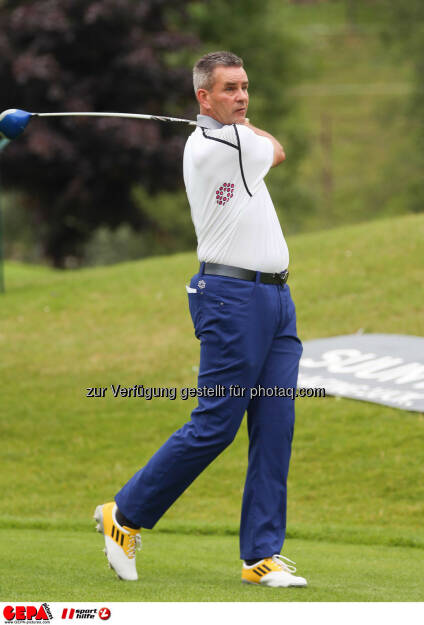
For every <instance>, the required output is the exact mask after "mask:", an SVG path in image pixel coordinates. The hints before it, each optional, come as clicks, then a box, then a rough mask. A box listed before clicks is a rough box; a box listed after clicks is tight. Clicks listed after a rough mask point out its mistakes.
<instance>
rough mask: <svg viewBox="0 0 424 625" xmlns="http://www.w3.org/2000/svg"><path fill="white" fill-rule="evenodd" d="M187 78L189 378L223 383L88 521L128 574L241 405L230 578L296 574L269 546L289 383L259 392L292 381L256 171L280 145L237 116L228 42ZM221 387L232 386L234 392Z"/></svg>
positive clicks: (264, 198) (237, 91)
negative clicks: (191, 107) (240, 470)
mask: <svg viewBox="0 0 424 625" xmlns="http://www.w3.org/2000/svg"><path fill="white" fill-rule="evenodd" d="M193 82H194V91H195V94H196V98H197V100H198V102H199V106H200V115H198V123H199V125H200V126H199V127H197V128H196V130H195V131H194V132H193V133H192V135H191V136H190V137H189V138H188V140H187V143H186V147H185V151H184V181H185V186H186V191H187V196H188V200H189V203H190V207H191V215H192V219H193V223H194V227H195V230H196V235H197V239H198V248H197V252H198V258H199V261H200V268H199V272H198V273H197V274H195V275H194V276H193V277H192V279H191V283H190V286H189V287H186V288H187V293H188V299H189V308H190V313H191V317H192V320H193V325H194V329H195V334H196V336H197V337H198V338H199V339H200V366H199V378H198V386H199V388H200V387H204V386H206V387H209V388H214V387H216V386H217V385H223V386H224V387H225V389H226V393H225V394H224V396H222V394H219V396H218V394H216V396H205V397H199V403H198V406H197V407H196V408H195V409H194V410H193V412H192V414H191V418H190V421H188V423H186V424H185V425H183V426H182V427H181V428H180V429H179V430H177V431H176V432H175V433H174V434H173V435H172V436H171V437H170V438H169V439H168V440H167V441H166V442H165V443H164V445H162V447H161V448H160V449H159V450H158V451H157V452H156V453H155V454H154V455H153V457H152V458H151V459H150V460H149V461H148V462H147V464H146V465H145V466H144V467H143V468H141V469H140V470H139V471H138V472H137V473H136V474H135V475H134V476H133V477H132V478H131V479H130V480H129V482H128V483H127V484H125V486H124V487H123V488H122V489H121V490H120V491H119V493H118V494H117V495H116V497H115V501H114V502H110V503H107V504H104V505H101V506H97V508H96V511H95V519H96V521H97V523H98V525H97V529H98V530H99V531H101V532H102V533H103V534H104V537H105V542H106V549H105V552H106V555H107V558H108V560H109V563H110V566H111V567H112V568H113V569H114V570H115V572H116V573H117V575H118V576H119V577H120V578H121V579H126V580H136V579H137V571H136V566H135V551H136V547H137V545H138V544H140V528H148V529H150V528H152V527H153V526H154V525H155V524H156V522H157V521H158V520H159V519H160V518H161V516H162V515H163V514H164V513H165V512H166V510H167V509H168V508H169V507H170V506H171V505H172V503H173V502H174V501H175V500H176V499H177V498H178V497H179V496H180V495H181V493H183V492H184V490H185V489H186V488H187V487H188V486H189V485H190V484H191V483H192V482H193V480H194V479H195V478H196V477H197V476H198V475H199V474H200V473H201V472H202V471H203V470H204V469H205V468H206V467H207V466H208V465H209V464H210V463H211V462H212V460H214V459H215V458H216V457H217V456H218V454H220V453H221V452H222V451H223V450H224V449H225V448H226V447H227V446H228V445H229V444H230V443H231V442H232V440H233V439H234V437H235V435H236V433H237V431H238V429H239V426H240V424H241V421H242V419H243V415H244V413H245V412H246V411H247V420H248V433H249V459H248V469H247V476H246V483H245V488H244V495H243V503H242V511H241V524H240V557H241V559H242V560H243V564H242V581H243V582H247V583H252V584H262V585H265V586H273V587H287V586H306V580H305V579H304V578H303V577H296V576H295V575H294V574H293V573H295V571H296V569H295V568H294V567H293V566H291V565H290V564H287V562H291V561H290V560H288V558H285V557H284V556H281V555H280V551H281V548H282V546H283V542H284V538H285V530H286V501H287V494H286V484H287V474H288V469H289V461H290V452H291V443H292V438H293V428H294V401H293V399H292V398H291V397H290V396H289V395H290V393H288V394H287V395H286V396H283V395H282V394H281V393H276V394H274V395H273V396H269V394H266V393H264V392H263V391H264V389H270V388H274V387H278V388H286V389H293V388H295V387H296V383H297V376H298V367H299V359H300V356H301V353H302V345H301V342H300V340H299V338H298V337H297V331H296V314H295V307H294V304H293V301H292V299H291V296H290V290H289V287H288V285H287V284H286V282H287V277H288V271H287V267H288V264H289V254H288V249H287V245H286V242H285V239H284V236H283V233H282V230H281V227H280V224H279V221H278V218H277V215H276V212H275V209H274V206H273V203H272V200H271V197H270V195H269V193H268V190H267V188H266V186H265V183H264V177H265V176H266V174H267V173H268V171H269V169H270V168H271V167H276V166H278V165H280V164H281V163H283V161H284V160H285V154H284V150H283V147H282V146H281V145H280V143H279V142H278V141H277V140H276V139H275V138H274V137H272V136H271V135H270V134H269V133H267V132H265V131H263V130H259V129H258V128H255V127H254V126H252V125H251V124H250V123H249V121H248V120H247V118H246V114H247V108H248V104H249V96H248V79H247V74H246V72H245V70H244V68H243V61H242V60H241V59H240V58H239V57H237V56H236V55H234V54H232V53H230V52H213V53H210V54H207V55H205V56H204V57H203V58H201V59H200V60H199V61H198V62H197V63H196V65H195V67H194V70H193ZM230 387H232V389H234V388H236V387H240V389H244V392H243V390H242V391H241V393H237V394H234V393H233V392H230ZM261 389H262V391H261ZM291 564H294V563H291Z"/></svg>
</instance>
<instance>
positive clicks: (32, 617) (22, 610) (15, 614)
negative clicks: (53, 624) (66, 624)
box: [3, 603, 53, 623]
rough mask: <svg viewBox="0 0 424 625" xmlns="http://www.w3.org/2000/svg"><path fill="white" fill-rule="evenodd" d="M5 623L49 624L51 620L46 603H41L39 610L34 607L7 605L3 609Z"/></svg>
mask: <svg viewBox="0 0 424 625" xmlns="http://www.w3.org/2000/svg"><path fill="white" fill-rule="evenodd" d="M3 616H4V618H5V619H6V620H5V623H11V622H12V621H13V622H16V623H19V622H20V623H36V622H38V623H41V622H42V621H48V622H50V621H51V620H52V618H53V616H52V613H51V612H50V609H49V606H48V604H47V603H43V604H42V605H41V606H40V607H39V608H37V607H36V606H35V605H16V606H13V605H7V606H6V607H5V608H4V609H3Z"/></svg>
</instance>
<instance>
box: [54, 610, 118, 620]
mask: <svg viewBox="0 0 424 625" xmlns="http://www.w3.org/2000/svg"><path fill="white" fill-rule="evenodd" d="M96 614H97V615H98V617H99V619H101V620H102V621H107V620H108V619H109V618H110V617H111V614H112V613H111V611H110V610H109V608H100V609H99V610H97V608H86V609H83V608H63V610H62V619H67V620H71V619H73V620H75V619H78V620H81V619H84V620H87V619H94V617H95V616H96Z"/></svg>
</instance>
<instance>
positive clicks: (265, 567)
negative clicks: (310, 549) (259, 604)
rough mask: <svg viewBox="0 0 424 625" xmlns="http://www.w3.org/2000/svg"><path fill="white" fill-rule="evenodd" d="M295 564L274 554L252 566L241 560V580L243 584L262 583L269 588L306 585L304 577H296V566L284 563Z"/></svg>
mask: <svg viewBox="0 0 424 625" xmlns="http://www.w3.org/2000/svg"><path fill="white" fill-rule="evenodd" d="M286 562H290V564H295V562H293V561H292V560H289V559H288V558H285V557H284V556H281V555H280V554H275V555H274V556H272V558H264V559H263V560H260V561H259V562H256V564H252V566H248V565H247V564H246V563H245V562H243V568H242V571H241V581H242V582H244V583H245V584H262V586H270V587H271V588H288V587H289V586H299V587H300V586H307V584H308V582H307V581H306V579H305V578H304V577H296V576H295V575H293V573H296V567H295V566H290V565H289V564H286Z"/></svg>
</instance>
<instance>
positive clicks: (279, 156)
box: [244, 117, 286, 167]
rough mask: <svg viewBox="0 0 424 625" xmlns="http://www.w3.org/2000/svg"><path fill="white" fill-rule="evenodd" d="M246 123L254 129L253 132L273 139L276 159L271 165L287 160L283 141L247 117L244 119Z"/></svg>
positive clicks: (274, 165)
mask: <svg viewBox="0 0 424 625" xmlns="http://www.w3.org/2000/svg"><path fill="white" fill-rule="evenodd" d="M244 125H245V126H247V127H248V128H250V130H253V132H254V133H256V134H257V135H261V136H262V137H268V139H270V140H271V142H272V145H273V146H274V159H273V161H272V165H271V167H276V166H277V165H279V164H280V163H282V162H283V161H285V160H286V155H285V153H284V148H283V146H282V145H281V143H279V142H278V141H277V139H275V137H273V136H272V135H270V134H269V132H266V130H261V129H260V128H256V126H253V125H252V124H251V123H250V121H249V119H248V118H247V117H246V119H245V121H244Z"/></svg>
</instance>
